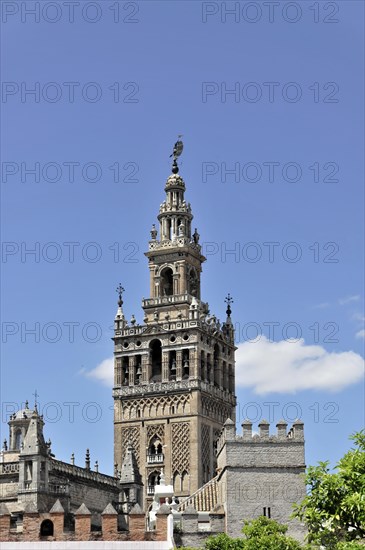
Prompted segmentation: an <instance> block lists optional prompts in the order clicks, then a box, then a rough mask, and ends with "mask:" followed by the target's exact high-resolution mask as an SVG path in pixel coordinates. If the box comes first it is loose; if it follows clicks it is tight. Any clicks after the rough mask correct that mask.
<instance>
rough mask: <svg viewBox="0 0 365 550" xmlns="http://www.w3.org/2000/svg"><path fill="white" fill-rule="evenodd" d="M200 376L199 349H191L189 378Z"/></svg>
mask: <svg viewBox="0 0 365 550" xmlns="http://www.w3.org/2000/svg"><path fill="white" fill-rule="evenodd" d="M197 377H198V362H197V350H196V349H189V378H190V379H193V378H197Z"/></svg>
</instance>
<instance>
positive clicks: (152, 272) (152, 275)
mask: <svg viewBox="0 0 365 550" xmlns="http://www.w3.org/2000/svg"><path fill="white" fill-rule="evenodd" d="M150 297H151V298H154V297H155V266H154V265H150Z"/></svg>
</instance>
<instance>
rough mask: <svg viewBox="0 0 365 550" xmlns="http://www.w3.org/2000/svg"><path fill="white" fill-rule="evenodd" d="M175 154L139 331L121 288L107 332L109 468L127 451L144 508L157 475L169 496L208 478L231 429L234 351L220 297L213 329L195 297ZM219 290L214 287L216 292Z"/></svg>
mask: <svg viewBox="0 0 365 550" xmlns="http://www.w3.org/2000/svg"><path fill="white" fill-rule="evenodd" d="M181 152H182V142H181V141H177V143H176V144H175V147H174V151H173V155H172V156H173V157H174V160H173V166H172V174H171V175H170V176H169V178H168V179H167V182H166V185H165V193H166V197H165V200H164V202H163V203H162V204H161V206H160V211H159V214H158V226H159V231H158V230H157V229H156V227H155V225H153V226H152V230H151V239H150V241H149V246H148V252H146V254H145V255H146V256H147V258H148V267H149V272H150V297H149V298H147V299H143V300H142V308H143V311H144V319H143V324H138V323H137V322H136V319H135V318H134V316H132V319H131V320H130V321H129V322H128V321H127V320H126V319H125V317H124V314H123V309H122V305H123V300H122V294H123V290H124V289H123V288H122V287H121V286H120V287H119V289H118V290H119V302H118V311H117V314H116V317H115V325H114V328H115V331H114V338H113V340H114V343H115V347H114V355H115V366H114V390H113V397H114V462H115V468H116V469H117V470H118V469H119V470H120V469H121V466H122V463H123V459H124V457H125V453H126V450H127V448H128V447H129V448H133V451H134V455H135V459H136V462H137V464H138V468H139V471H140V474H141V476H142V481H143V484H144V488H143V493H144V498H143V502H144V505H145V506H146V505H148V503H149V501H150V500H151V499H152V498H153V494H154V490H155V485H156V484H159V481H160V476H161V473H162V472H163V473H164V475H165V479H166V483H167V484H169V483H171V484H173V485H174V491H175V495H176V496H179V497H184V496H189V495H191V494H193V493H194V492H195V491H197V490H198V489H199V488H200V487H201V486H202V485H204V483H206V482H207V481H209V480H210V479H211V478H212V477H214V476H215V475H216V471H215V470H216V458H215V445H216V441H217V438H218V435H219V433H220V430H221V428H222V426H223V424H224V422H225V421H226V420H227V418H231V419H232V420H233V421H235V407H236V398H235V360H234V353H235V345H234V331H233V325H232V321H231V307H230V304H231V302H232V299H231V298H230V296H229V295H228V297H227V298H226V303H227V318H226V321H225V322H224V323H223V324H221V323H220V322H219V320H218V319H217V318H216V317H215V316H214V315H212V314H210V313H209V307H208V304H207V303H205V302H203V301H202V299H201V272H202V264H203V262H204V261H205V258H204V256H203V255H202V253H201V246H200V244H199V234H198V232H197V230H196V229H195V231H194V232H192V227H191V222H192V219H193V215H192V212H191V207H190V203H188V202H186V201H185V198H184V193H185V183H184V180H183V179H182V177H181V176H180V175H179V168H178V165H177V158H178V156H179V155H180V154H181ZM218 292H221V289H219V290H218Z"/></svg>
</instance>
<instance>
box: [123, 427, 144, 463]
mask: <svg viewBox="0 0 365 550" xmlns="http://www.w3.org/2000/svg"><path fill="white" fill-rule="evenodd" d="M129 443H130V444H131V445H132V447H133V450H134V454H135V457H136V460H137V464H138V466H139V465H140V429H139V427H137V426H130V427H128V428H122V429H121V458H122V460H123V459H124V455H125V452H126V448H127V445H128V444H129Z"/></svg>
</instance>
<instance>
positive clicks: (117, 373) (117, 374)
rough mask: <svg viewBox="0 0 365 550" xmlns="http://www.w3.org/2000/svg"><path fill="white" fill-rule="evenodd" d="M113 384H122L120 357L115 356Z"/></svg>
mask: <svg viewBox="0 0 365 550" xmlns="http://www.w3.org/2000/svg"><path fill="white" fill-rule="evenodd" d="M114 369H115V370H114V384H115V385H116V386H121V385H122V359H121V358H120V357H118V358H115V367H114Z"/></svg>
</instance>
